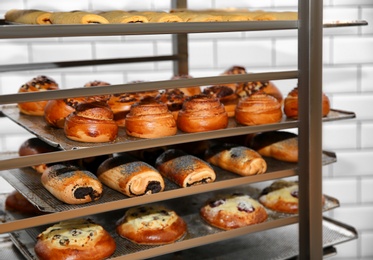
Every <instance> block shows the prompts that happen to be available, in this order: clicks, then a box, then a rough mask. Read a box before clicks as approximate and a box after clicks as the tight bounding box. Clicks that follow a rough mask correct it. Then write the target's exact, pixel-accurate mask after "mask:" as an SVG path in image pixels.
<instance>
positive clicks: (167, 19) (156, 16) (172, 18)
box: [131, 11, 183, 23]
mask: <svg viewBox="0 0 373 260" xmlns="http://www.w3.org/2000/svg"><path fill="white" fill-rule="evenodd" d="M131 13H132V14H134V15H141V16H145V17H146V18H147V19H148V21H149V23H178V22H182V21H183V20H182V19H181V18H180V17H178V16H176V15H174V14H171V13H167V12H155V11H143V12H139V11H137V12H131Z"/></svg>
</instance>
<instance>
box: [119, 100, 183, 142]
mask: <svg viewBox="0 0 373 260" xmlns="http://www.w3.org/2000/svg"><path fill="white" fill-rule="evenodd" d="M176 132H177V127H176V122H175V119H174V116H173V115H172V113H171V112H170V111H169V110H168V108H167V105H166V104H163V103H162V102H158V101H156V100H154V99H152V98H145V99H143V100H142V101H140V102H137V103H135V104H134V105H132V106H131V110H130V112H129V113H128V114H127V115H126V133H127V135H130V136H134V137H139V138H157V137H164V136H171V135H175V134H176Z"/></svg>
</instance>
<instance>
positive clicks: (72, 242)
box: [34, 219, 116, 260]
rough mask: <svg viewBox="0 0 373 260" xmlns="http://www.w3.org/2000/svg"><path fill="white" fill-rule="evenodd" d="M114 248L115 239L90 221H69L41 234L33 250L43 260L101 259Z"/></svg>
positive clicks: (107, 255)
mask: <svg viewBox="0 0 373 260" xmlns="http://www.w3.org/2000/svg"><path fill="white" fill-rule="evenodd" d="M115 249H116V243H115V240H114V238H113V237H112V236H111V235H110V234H109V233H108V232H107V231H106V230H105V229H104V228H103V227H102V226H101V225H99V224H97V223H95V222H93V221H92V220H90V219H72V220H66V221H63V222H60V223H57V224H54V225H53V226H50V227H48V228H47V229H46V230H45V231H43V232H42V233H40V234H39V235H38V237H37V242H36V244H35V247H34V250H35V253H36V255H37V257H38V259H40V260H47V259H48V260H49V259H56V260H63V259H74V260H85V259H92V260H102V259H106V258H108V257H110V256H111V255H112V254H113V253H114V252H115Z"/></svg>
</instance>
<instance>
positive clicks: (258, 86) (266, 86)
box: [236, 81, 283, 104]
mask: <svg viewBox="0 0 373 260" xmlns="http://www.w3.org/2000/svg"><path fill="white" fill-rule="evenodd" d="M256 92H262V93H265V94H268V95H270V96H273V97H275V98H276V99H277V100H278V102H279V103H280V104H282V101H283V97H282V93H281V92H280V90H279V89H278V88H277V87H276V86H275V84H274V83H273V82H271V81H251V82H246V83H245V84H241V85H240V86H239V87H238V88H237V90H236V94H237V95H238V96H239V97H240V98H246V97H248V96H250V95H252V94H254V93H256Z"/></svg>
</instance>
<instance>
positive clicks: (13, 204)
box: [5, 190, 44, 216]
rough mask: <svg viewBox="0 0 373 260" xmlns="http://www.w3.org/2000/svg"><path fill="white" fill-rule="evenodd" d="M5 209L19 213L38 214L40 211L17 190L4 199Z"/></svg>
mask: <svg viewBox="0 0 373 260" xmlns="http://www.w3.org/2000/svg"><path fill="white" fill-rule="evenodd" d="M5 209H6V210H9V211H15V212H18V213H21V214H28V215H31V216H33V215H40V214H43V213H44V212H42V211H40V210H39V209H38V208H37V207H36V206H35V205H34V204H32V203H31V202H30V201H29V200H27V199H26V198H25V197H24V196H23V195H22V194H21V193H20V192H19V191H16V190H15V191H13V192H11V193H10V194H8V196H7V197H6V199H5Z"/></svg>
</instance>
